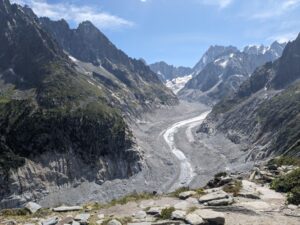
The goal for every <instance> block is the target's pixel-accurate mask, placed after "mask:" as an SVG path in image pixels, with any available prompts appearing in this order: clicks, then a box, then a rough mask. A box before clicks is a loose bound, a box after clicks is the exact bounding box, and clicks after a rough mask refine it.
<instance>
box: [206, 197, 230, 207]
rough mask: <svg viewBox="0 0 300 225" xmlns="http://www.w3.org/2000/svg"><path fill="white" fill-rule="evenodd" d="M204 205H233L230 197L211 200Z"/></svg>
mask: <svg viewBox="0 0 300 225" xmlns="http://www.w3.org/2000/svg"><path fill="white" fill-rule="evenodd" d="M206 203H207V205H208V206H227V205H231V204H232V203H233V198H232V197H229V198H222V199H217V200H212V201H209V202H206Z"/></svg>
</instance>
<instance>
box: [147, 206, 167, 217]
mask: <svg viewBox="0 0 300 225" xmlns="http://www.w3.org/2000/svg"><path fill="white" fill-rule="evenodd" d="M162 210H163V207H151V208H150V209H149V210H148V211H147V214H149V215H155V216H156V215H160V214H161V211H162Z"/></svg>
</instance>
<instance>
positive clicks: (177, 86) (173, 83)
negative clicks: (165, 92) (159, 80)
mask: <svg viewBox="0 0 300 225" xmlns="http://www.w3.org/2000/svg"><path fill="white" fill-rule="evenodd" d="M191 79H192V75H187V76H183V77H177V78H174V79H172V80H167V82H166V86H167V87H168V88H170V89H171V90H172V91H173V92H174V93H175V94H177V93H178V92H179V91H180V90H181V89H182V88H184V86H185V84H186V83H187V82H188V81H189V80H191Z"/></svg>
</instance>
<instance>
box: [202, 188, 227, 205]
mask: <svg viewBox="0 0 300 225" xmlns="http://www.w3.org/2000/svg"><path fill="white" fill-rule="evenodd" d="M226 198H229V195H228V194H227V193H226V192H224V191H222V190H220V191H216V192H212V193H209V194H207V195H203V196H201V197H200V198H199V202H200V203H205V202H209V201H213V200H219V199H226Z"/></svg>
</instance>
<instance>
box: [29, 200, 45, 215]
mask: <svg viewBox="0 0 300 225" xmlns="http://www.w3.org/2000/svg"><path fill="white" fill-rule="evenodd" d="M25 208H26V209H28V210H29V211H30V212H31V213H36V212H37V211H38V210H39V209H41V208H42V206H40V205H39V204H37V203H35V202H28V203H27V204H26V205H25Z"/></svg>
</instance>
